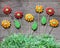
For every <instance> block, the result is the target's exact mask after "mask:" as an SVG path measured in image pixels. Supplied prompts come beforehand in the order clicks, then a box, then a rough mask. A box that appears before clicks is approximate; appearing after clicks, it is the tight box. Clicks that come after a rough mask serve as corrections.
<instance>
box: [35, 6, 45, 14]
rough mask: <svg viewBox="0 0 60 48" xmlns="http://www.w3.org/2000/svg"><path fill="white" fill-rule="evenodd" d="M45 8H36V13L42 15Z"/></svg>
mask: <svg viewBox="0 0 60 48" xmlns="http://www.w3.org/2000/svg"><path fill="white" fill-rule="evenodd" d="M43 10H44V9H43V6H38V5H36V7H35V11H36V12H37V13H42V12H43Z"/></svg>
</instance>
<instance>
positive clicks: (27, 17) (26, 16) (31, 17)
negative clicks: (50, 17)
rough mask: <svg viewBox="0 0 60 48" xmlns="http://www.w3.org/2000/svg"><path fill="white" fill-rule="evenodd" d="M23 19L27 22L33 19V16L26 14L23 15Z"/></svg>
mask: <svg viewBox="0 0 60 48" xmlns="http://www.w3.org/2000/svg"><path fill="white" fill-rule="evenodd" d="M25 20H26V21H28V22H31V21H33V20H34V16H33V15H32V14H26V15H25Z"/></svg>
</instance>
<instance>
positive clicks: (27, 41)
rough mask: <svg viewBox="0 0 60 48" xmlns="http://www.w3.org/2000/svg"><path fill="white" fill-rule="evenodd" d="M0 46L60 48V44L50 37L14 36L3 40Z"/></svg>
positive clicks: (0, 47) (1, 47)
mask: <svg viewBox="0 0 60 48" xmlns="http://www.w3.org/2000/svg"><path fill="white" fill-rule="evenodd" d="M0 44H1V45H0V48H60V43H57V42H56V41H55V39H54V37H52V36H50V35H42V36H40V35H39V36H33V35H29V36H28V35H22V34H12V35H11V36H8V37H6V38H5V39H3V41H2V42H1V43H0Z"/></svg>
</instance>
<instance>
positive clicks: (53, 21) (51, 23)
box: [50, 19, 59, 27]
mask: <svg viewBox="0 0 60 48" xmlns="http://www.w3.org/2000/svg"><path fill="white" fill-rule="evenodd" d="M58 25H59V22H58V20H56V19H52V20H50V26H52V27H57V26H58Z"/></svg>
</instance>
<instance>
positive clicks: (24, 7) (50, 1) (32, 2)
mask: <svg viewBox="0 0 60 48" xmlns="http://www.w3.org/2000/svg"><path fill="white" fill-rule="evenodd" d="M5 5H9V6H11V8H12V13H11V14H10V15H9V16H7V15H5V14H4V13H3V12H2V8H3V7H4V6H5ZM36 5H43V7H44V12H43V13H42V14H40V18H41V16H43V15H45V16H46V17H48V15H47V14H46V12H45V9H46V8H47V7H53V8H54V9H55V15H53V16H52V17H50V19H52V18H56V19H57V20H58V21H60V1H59V0H0V40H1V39H2V38H3V37H5V36H7V35H9V34H10V33H23V34H32V33H33V31H32V29H31V25H32V23H33V22H31V23H30V24H29V23H28V22H26V21H25V19H24V17H23V18H22V19H19V22H21V28H20V29H16V28H15V26H14V22H13V21H14V19H15V17H14V13H15V11H19V10H20V11H23V13H24V15H25V14H27V13H31V14H33V15H34V17H35V21H37V22H38V14H37V13H36V12H35V6H36ZM11 16H12V17H13V18H14V19H11ZM4 19H8V20H10V21H11V27H10V28H9V29H4V28H3V27H2V26H1V21H2V20H4ZM47 19H48V18H47ZM39 23H40V21H39ZM29 28H30V29H29ZM38 28H40V30H37V31H35V32H34V35H38V34H43V33H46V34H48V33H49V31H50V30H51V29H52V27H50V26H49V23H48V26H47V28H46V26H42V25H41V24H40V26H39V27H38ZM45 31H46V32H45ZM51 34H52V35H53V36H55V38H56V39H57V40H60V25H59V27H57V28H54V29H53V31H52V33H51Z"/></svg>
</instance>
